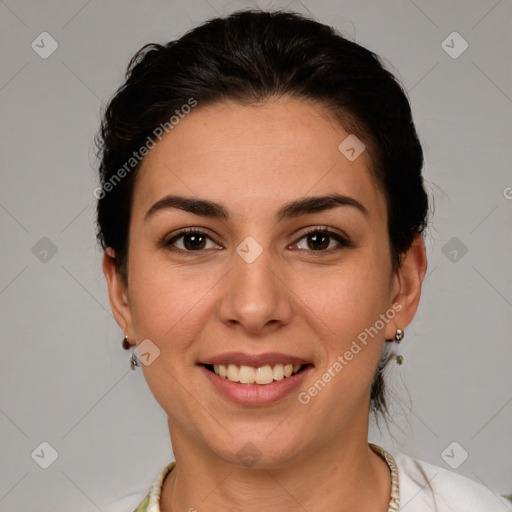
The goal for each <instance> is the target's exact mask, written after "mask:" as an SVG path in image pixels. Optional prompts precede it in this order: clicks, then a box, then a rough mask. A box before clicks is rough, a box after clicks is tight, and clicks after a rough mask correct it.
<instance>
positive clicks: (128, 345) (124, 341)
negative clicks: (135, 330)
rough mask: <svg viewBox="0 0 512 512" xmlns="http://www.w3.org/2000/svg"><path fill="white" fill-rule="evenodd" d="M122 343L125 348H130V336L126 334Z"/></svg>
mask: <svg viewBox="0 0 512 512" xmlns="http://www.w3.org/2000/svg"><path fill="white" fill-rule="evenodd" d="M121 345H122V347H123V348H124V349H125V350H130V343H129V342H128V336H126V334H125V335H124V339H123V341H122V343H121Z"/></svg>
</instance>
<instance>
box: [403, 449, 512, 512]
mask: <svg viewBox="0 0 512 512" xmlns="http://www.w3.org/2000/svg"><path fill="white" fill-rule="evenodd" d="M394 459H395V463H396V466H397V469H398V483H399V486H400V509H399V510H400V512H506V511H510V510H512V504H511V503H510V502H509V501H508V500H507V499H505V498H503V497H501V496H499V495H498V494H495V493H494V492H492V491H491V490H489V489H488V488H487V487H485V486H484V485H482V484H480V483H478V482H475V481H473V480H470V479H469V478H466V477H463V476H461V475H459V474H458V473H455V472H454V471H449V470H447V469H444V468H441V467H438V466H434V465H432V464H429V463H428V462H424V461H421V460H418V459H414V458H412V457H409V456H408V455H405V454H403V453H399V454H397V455H395V456H394Z"/></svg>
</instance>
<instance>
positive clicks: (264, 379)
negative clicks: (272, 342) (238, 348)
mask: <svg viewBox="0 0 512 512" xmlns="http://www.w3.org/2000/svg"><path fill="white" fill-rule="evenodd" d="M301 368H302V365H300V364H286V365H283V364H276V365H275V366H270V365H268V364H267V365H265V366H260V367H259V368H253V367H252V366H245V365H241V366H238V365H236V364H229V365H224V364H214V365H213V371H214V372H215V373H216V374H217V375H219V376H220V377H224V378H227V379H228V380H230V381H231V382H241V383H243V384H254V383H256V384H270V383H271V382H273V381H274V380H282V379H284V378H285V377H291V376H292V375H294V374H295V373H297V372H298V371H299V370H300V369H301Z"/></svg>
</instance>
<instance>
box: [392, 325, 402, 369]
mask: <svg viewBox="0 0 512 512" xmlns="http://www.w3.org/2000/svg"><path fill="white" fill-rule="evenodd" d="M403 339H404V331H403V330H402V329H397V330H396V333H395V337H394V339H393V341H394V342H395V343H400V342H401V341H402V340H403ZM403 362H404V356H402V355H400V354H399V355H397V356H396V364H398V365H402V364H403Z"/></svg>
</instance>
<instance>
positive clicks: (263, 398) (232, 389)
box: [200, 365, 313, 405]
mask: <svg viewBox="0 0 512 512" xmlns="http://www.w3.org/2000/svg"><path fill="white" fill-rule="evenodd" d="M200 368H201V370H202V371H203V373H204V374H205V375H206V377H207V378H208V379H209V381H210V382H211V383H212V384H213V385H214V387H215V388H216V389H217V390H218V391H219V392H220V393H221V394H222V395H224V396H225V397H227V398H229V399H230V400H232V401H233V402H235V403H237V404H240V405H268V404H273V403H275V402H278V401H279V400H281V399H283V398H285V397H286V396H287V395H289V394H291V393H292V392H293V391H294V390H296V389H297V388H298V387H299V386H300V385H301V384H302V382H303V380H304V378H305V377H306V374H307V373H308V372H309V371H310V370H311V369H312V368H313V367H312V366H307V367H306V368H304V369H303V370H301V371H300V372H299V373H296V374H295V375H292V376H291V377H284V378H283V379H281V380H275V381H274V382H271V383H270V384H242V383H240V382H231V381H230V380H228V379H226V378H225V377H220V376H219V375H217V374H216V373H214V372H212V371H210V370H208V369H207V368H206V367H204V366H202V365H201V366H200Z"/></svg>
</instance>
